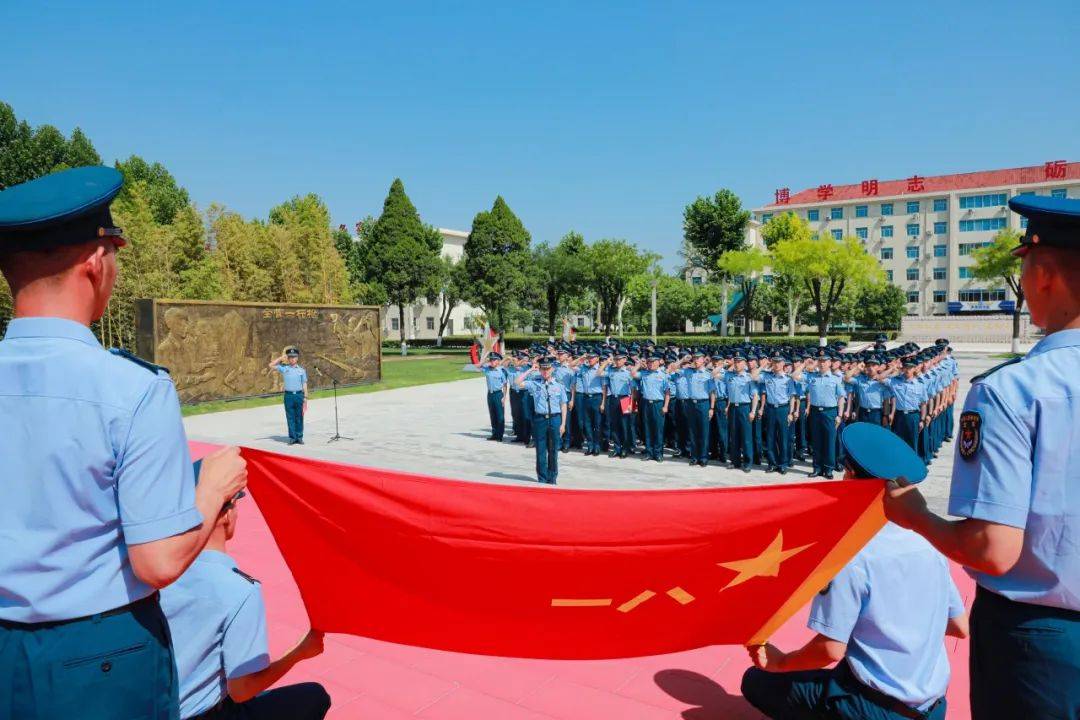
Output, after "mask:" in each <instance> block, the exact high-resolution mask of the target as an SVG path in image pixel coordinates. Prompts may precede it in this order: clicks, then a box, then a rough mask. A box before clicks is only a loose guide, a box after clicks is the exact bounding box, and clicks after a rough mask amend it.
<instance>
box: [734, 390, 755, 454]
mask: <svg viewBox="0 0 1080 720" xmlns="http://www.w3.org/2000/svg"><path fill="white" fill-rule="evenodd" d="M728 414H729V418H730V421H731V426H730V432H729V433H728V437H729V439H730V440H731V462H732V464H733V465H735V467H750V461H751V460H752V459H753V458H754V440H753V437H752V435H753V432H754V430H753V428H752V427H751V425H750V404H749V403H743V404H741V405H732V406H731V408H730V409H729V410H728Z"/></svg>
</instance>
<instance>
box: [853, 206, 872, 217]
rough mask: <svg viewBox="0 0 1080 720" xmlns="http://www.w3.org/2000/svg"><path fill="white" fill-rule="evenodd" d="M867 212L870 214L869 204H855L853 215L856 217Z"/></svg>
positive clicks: (862, 215) (865, 214) (863, 215)
mask: <svg viewBox="0 0 1080 720" xmlns="http://www.w3.org/2000/svg"><path fill="white" fill-rule="evenodd" d="M869 214H870V206H869V205H856V206H855V217H857V218H859V217H866V216H867V215H869Z"/></svg>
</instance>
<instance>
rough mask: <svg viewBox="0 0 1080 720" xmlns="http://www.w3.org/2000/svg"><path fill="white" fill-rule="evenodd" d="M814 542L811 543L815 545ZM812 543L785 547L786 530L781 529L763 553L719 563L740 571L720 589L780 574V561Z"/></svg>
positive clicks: (796, 553) (729, 568) (721, 565)
mask: <svg viewBox="0 0 1080 720" xmlns="http://www.w3.org/2000/svg"><path fill="white" fill-rule="evenodd" d="M813 544H814V543H810V545H813ZM810 545H801V546H799V547H795V548H788V549H787V550H785V549H784V531H783V530H780V531H778V532H777V533H776V539H775V540H773V541H772V542H771V543H769V547H767V548H765V549H764V550H762V551H761V554H760V555H758V556H757V557H752V558H747V559H746V560H733V561H731V562H723V563H717V565H719V566H720V567H722V568H727V569H728V570H734V571H735V572H736V573H738V574H737V575H736V576H735V577H734V578H733V579H732V580H731V582H729V583H728V584H727V585H725V586H724V587H723V589H721V590H720V592H723V591H724V590H727V589H728V588H730V587H735V586H736V585H742V584H743V583H744V582H746V581H747V580H753V579H754V578H756V577H776V576H777V575H779V574H780V563H782V562H784V561H785V560H787V559H788V558H790V557H792V556H793V555H798V554H799V553H801V552H802V551H803V550H805V549H806V548H808V547H810Z"/></svg>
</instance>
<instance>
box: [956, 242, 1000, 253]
mask: <svg viewBox="0 0 1080 720" xmlns="http://www.w3.org/2000/svg"><path fill="white" fill-rule="evenodd" d="M993 244H994V243H992V242H981V243H960V254H961V255H970V254H971V253H972V252H974V251H975V250H978V249H979V248H984V247H987V246H989V245H993Z"/></svg>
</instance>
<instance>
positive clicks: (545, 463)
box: [515, 357, 566, 485]
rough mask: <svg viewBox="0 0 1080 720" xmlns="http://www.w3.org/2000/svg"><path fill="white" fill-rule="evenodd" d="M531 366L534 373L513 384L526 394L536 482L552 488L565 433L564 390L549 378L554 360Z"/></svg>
mask: <svg viewBox="0 0 1080 720" xmlns="http://www.w3.org/2000/svg"><path fill="white" fill-rule="evenodd" d="M534 363H535V365H534V370H532V371H531V372H529V373H526V374H523V375H519V376H518V379H517V380H516V381H515V382H516V383H517V385H518V387H523V388H525V389H526V390H527V391H528V392H529V396H530V399H531V400H532V405H533V416H532V433H533V442H534V443H535V445H536V479H537V480H538V481H539V482H541V483H544V484H547V485H554V484H555V482H556V480H558V478H559V447H560V445H561V438H562V434H563V431H565V430H566V388H565V387H564V386H563V384H562V383H561V382H559V381H558V380H556V379H555V378H554V376H553V374H552V371H553V369H554V365H555V360H554V358H550V357H545V358H543V359H539V360H536V361H534Z"/></svg>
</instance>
